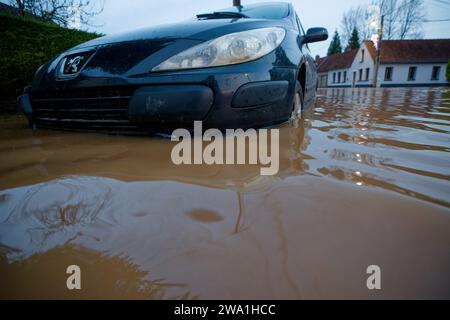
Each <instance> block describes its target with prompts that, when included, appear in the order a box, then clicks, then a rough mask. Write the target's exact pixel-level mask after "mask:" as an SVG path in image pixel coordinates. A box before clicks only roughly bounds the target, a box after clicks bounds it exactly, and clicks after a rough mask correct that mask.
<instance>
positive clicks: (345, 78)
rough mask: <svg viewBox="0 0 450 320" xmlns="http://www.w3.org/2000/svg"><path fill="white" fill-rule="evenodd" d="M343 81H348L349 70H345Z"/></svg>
mask: <svg viewBox="0 0 450 320" xmlns="http://www.w3.org/2000/svg"><path fill="white" fill-rule="evenodd" d="M342 82H344V83H345V82H347V71H344V78H343V79H342Z"/></svg>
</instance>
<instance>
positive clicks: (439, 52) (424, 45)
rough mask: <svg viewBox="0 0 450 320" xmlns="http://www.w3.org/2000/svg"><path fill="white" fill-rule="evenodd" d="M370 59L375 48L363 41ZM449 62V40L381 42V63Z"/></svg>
mask: <svg viewBox="0 0 450 320" xmlns="http://www.w3.org/2000/svg"><path fill="white" fill-rule="evenodd" d="M365 43H366V45H367V47H368V49H369V52H370V54H371V56H372V58H374V57H375V55H376V52H375V47H374V45H373V43H372V41H365ZM449 60H450V39H428V40H383V41H382V43H381V63H382V64H394V63H409V64H410V63H447V62H448V61H449Z"/></svg>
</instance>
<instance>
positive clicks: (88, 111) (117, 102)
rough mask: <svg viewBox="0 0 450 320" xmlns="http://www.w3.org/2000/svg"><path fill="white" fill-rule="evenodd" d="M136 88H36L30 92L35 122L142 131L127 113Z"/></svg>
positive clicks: (80, 128)
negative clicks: (33, 91)
mask: <svg viewBox="0 0 450 320" xmlns="http://www.w3.org/2000/svg"><path fill="white" fill-rule="evenodd" d="M135 90H136V88H134V87H117V88H100V89H99V88H95V89H83V90H65V91H62V90H61V91H50V92H35V93H32V95H31V103H32V105H33V119H34V123H35V124H36V125H37V126H39V127H44V128H49V129H63V130H71V131H94V132H107V133H118V134H141V133H143V132H142V130H141V129H140V128H139V127H138V126H135V125H133V124H131V123H130V122H129V120H128V115H127V112H128V102H129V100H130V98H131V96H132V95H133V93H134V91H135Z"/></svg>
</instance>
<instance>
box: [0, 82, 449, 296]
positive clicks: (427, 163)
mask: <svg viewBox="0 0 450 320" xmlns="http://www.w3.org/2000/svg"><path fill="white" fill-rule="evenodd" d="M0 126H1V129H0V190H1V191H0V256H1V258H0V279H1V280H0V283H1V289H0V297H1V298H105V299H109V298H139V299H171V298H181V299H195V298H200V299H216V298H220V299H228V298H234V299H241V298H242V299H243V298H245V299H266V298H270V299H281V298H288V299H298V298H303V299H310V298H369V299H371V298H375V299H376V298H407V299H408V298H450V285H449V284H450V181H449V180H450V89H448V88H436V89H384V90H381V89H379V90H373V89H354V90H351V89H335V90H331V89H330V90H327V91H320V92H319V96H318V99H317V102H316V104H315V106H314V107H313V108H312V109H310V110H309V111H307V112H305V114H304V116H303V119H301V120H299V121H296V122H295V123H290V124H285V125H283V126H281V128H280V129H281V130H280V171H279V174H278V175H277V176H273V177H261V176H260V175H259V174H260V170H259V169H260V168H259V167H258V166H250V165H248V166H247V165H240V166H207V165H199V166H175V165H173V164H172V162H171V159H170V153H171V149H172V147H173V146H174V143H172V142H171V141H169V140H167V139H159V138H149V137H120V136H105V135H93V134H82V133H67V132H56V131H45V130H37V131H32V130H30V129H28V128H27V127H26V124H25V121H24V119H23V118H21V117H18V116H15V117H3V118H2V120H1V122H0ZM74 264H75V265H79V266H80V268H81V271H82V273H81V274H82V278H81V285H82V289H81V290H80V291H69V290H68V289H67V288H66V279H67V274H66V268H67V266H69V265H74ZM370 265H378V266H380V268H381V286H382V288H381V290H374V291H371V290H368V289H367V287H366V279H367V277H368V275H367V274H366V269H367V267H368V266H370Z"/></svg>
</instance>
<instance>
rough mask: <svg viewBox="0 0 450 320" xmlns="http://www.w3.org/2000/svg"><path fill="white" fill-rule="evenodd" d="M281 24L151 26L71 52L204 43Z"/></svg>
mask: <svg viewBox="0 0 450 320" xmlns="http://www.w3.org/2000/svg"><path fill="white" fill-rule="evenodd" d="M283 24H284V23H283V20H263V19H211V20H188V21H183V22H179V23H172V24H165V25H159V26H153V27H148V28H143V29H139V30H135V31H131V32H125V33H120V34H115V35H110V36H104V37H101V38H97V39H94V40H91V41H88V42H85V43H83V44H81V45H78V46H77V47H75V48H73V50H78V49H83V48H87V47H92V46H101V45H107V44H113V43H120V42H130V41H146V40H163V39H164V40H174V39H192V40H203V41H205V40H210V39H212V38H215V37H217V36H220V35H223V34H226V33H231V32H238V31H243V30H249V29H254V28H262V27H266V26H280V25H283Z"/></svg>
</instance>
